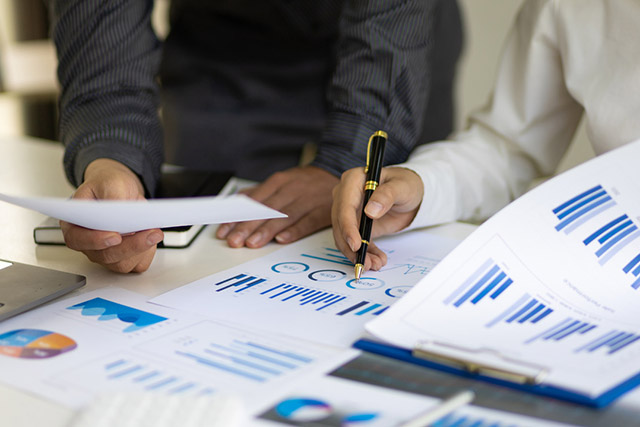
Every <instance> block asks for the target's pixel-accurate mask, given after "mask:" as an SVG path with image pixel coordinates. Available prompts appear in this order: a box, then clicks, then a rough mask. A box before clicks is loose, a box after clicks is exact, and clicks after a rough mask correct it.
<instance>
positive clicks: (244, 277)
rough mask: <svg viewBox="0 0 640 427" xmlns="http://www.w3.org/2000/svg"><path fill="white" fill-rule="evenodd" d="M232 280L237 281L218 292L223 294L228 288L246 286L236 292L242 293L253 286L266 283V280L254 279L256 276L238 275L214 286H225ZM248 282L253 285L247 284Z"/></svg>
mask: <svg viewBox="0 0 640 427" xmlns="http://www.w3.org/2000/svg"><path fill="white" fill-rule="evenodd" d="M236 279H237V280H236ZM254 279H256V280H254ZM230 280H236V281H235V282H232V283H229V284H227V286H225V287H223V288H220V289H217V290H216V292H222V291H224V290H226V289H228V288H232V287H236V286H241V285H245V284H246V286H245V287H244V288H242V289H237V290H236V292H242V291H245V290H247V289H249V288H251V287H253V286H256V285H258V284H260V283H262V282H264V281H265V280H266V279H258V278H256V277H254V276H247V275H246V274H238V275H237V276H235V277H230V278H228V279H225V280H223V281H221V282H218V283H216V284H215V285H214V286H220V285H223V284H225V283H227V282H229V281H230ZM252 280H254V281H253V282H251V281H252ZM247 282H251V283H247Z"/></svg>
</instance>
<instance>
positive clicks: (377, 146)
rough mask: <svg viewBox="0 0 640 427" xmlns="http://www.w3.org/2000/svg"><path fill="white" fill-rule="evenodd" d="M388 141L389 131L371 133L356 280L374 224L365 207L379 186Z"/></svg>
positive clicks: (361, 269)
mask: <svg viewBox="0 0 640 427" xmlns="http://www.w3.org/2000/svg"><path fill="white" fill-rule="evenodd" d="M386 142H387V133H386V132H384V131H381V130H379V131H377V132H376V133H374V134H373V135H371V138H369V144H368V146H367V165H366V167H365V169H364V173H365V174H366V182H365V184H364V200H363V201H362V215H361V216H360V238H361V239H362V245H361V246H360V249H358V253H357V254H356V266H355V273H356V280H360V277H361V276H362V271H363V270H364V259H365V257H366V255H367V248H368V247H369V240H370V239H371V226H372V225H373V220H372V219H371V218H369V217H368V216H367V215H366V214H365V213H364V208H365V206H367V202H368V201H369V198H370V197H371V195H372V194H373V192H374V190H375V189H376V188H378V184H379V182H380V172H381V171H382V159H383V158H384V145H385V143H386Z"/></svg>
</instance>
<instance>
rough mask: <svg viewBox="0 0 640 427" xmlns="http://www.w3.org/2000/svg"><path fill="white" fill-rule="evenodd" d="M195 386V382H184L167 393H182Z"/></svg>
mask: <svg viewBox="0 0 640 427" xmlns="http://www.w3.org/2000/svg"><path fill="white" fill-rule="evenodd" d="M195 386H196V383H185V384H183V385H181V386H178V387H176V388H174V389H172V390H169V393H171V394H178V393H184V392H185V391H187V390H191V389H193V388H194V387H195Z"/></svg>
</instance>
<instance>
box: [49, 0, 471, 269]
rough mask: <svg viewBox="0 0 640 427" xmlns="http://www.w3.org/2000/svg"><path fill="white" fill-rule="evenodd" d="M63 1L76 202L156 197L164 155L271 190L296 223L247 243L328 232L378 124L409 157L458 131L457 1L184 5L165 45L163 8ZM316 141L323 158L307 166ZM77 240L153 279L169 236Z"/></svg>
mask: <svg viewBox="0 0 640 427" xmlns="http://www.w3.org/2000/svg"><path fill="white" fill-rule="evenodd" d="M50 3H51V12H52V18H53V25H52V35H53V39H54V41H55V44H56V48H57V53H58V58H59V67H58V77H59V80H60V84H61V88H62V93H61V98H60V137H61V139H62V141H63V142H64V144H65V146H66V151H65V159H64V165H65V170H66V172H67V176H68V178H69V179H70V181H71V182H72V183H73V184H75V185H77V186H79V188H78V190H77V191H76V193H75V197H77V198H98V199H100V198H134V199H141V198H144V197H150V196H152V195H153V194H154V190H155V186H156V182H157V180H158V176H159V171H160V165H161V163H162V162H163V161H167V162H169V163H172V164H177V165H181V166H186V167H190V168H196V169H207V170H221V171H222V170H224V171H231V172H233V173H234V174H235V175H236V176H239V177H242V178H249V179H253V180H257V181H262V183H261V184H260V185H258V186H256V187H255V188H254V189H252V190H251V191H250V193H249V195H250V196H251V197H253V198H255V199H257V200H259V201H261V202H263V203H265V204H266V205H268V206H271V207H273V208H275V209H278V210H281V211H282V212H284V213H286V214H288V216H289V217H288V218H287V219H285V220H282V219H280V220H271V221H267V222H248V223H238V224H224V225H222V226H220V227H219V228H218V231H217V235H218V237H219V238H222V239H226V240H227V242H228V244H229V245H230V246H233V247H240V246H248V247H261V246H263V245H265V244H266V243H267V242H269V241H271V240H272V239H274V238H275V240H276V241H278V242H280V243H288V242H292V241H294V240H297V239H299V238H301V237H303V236H305V235H308V234H311V233H312V232H314V231H316V230H318V229H321V228H324V227H326V226H328V225H329V224H330V206H331V190H332V188H333V186H334V185H335V184H336V183H337V182H338V177H339V176H340V174H341V173H342V172H343V171H345V170H346V169H349V168H352V167H354V166H359V165H363V164H364V161H365V152H366V146H367V140H368V138H369V136H370V135H371V134H372V133H373V132H374V131H376V130H378V129H383V130H385V131H386V132H387V133H388V135H389V143H388V146H387V150H386V156H385V160H386V162H387V163H399V162H401V161H403V160H404V159H405V158H406V157H407V156H408V154H409V152H410V151H411V149H412V148H413V147H414V146H415V145H416V143H417V142H418V141H420V142H425V141H429V140H436V139H440V138H443V137H445V136H446V135H447V134H448V133H449V131H450V130H451V127H452V82H453V75H454V69H455V63H456V60H457V58H458V56H459V53H460V49H461V28H460V27H461V25H460V20H459V12H458V9H457V5H456V3H455V0H324V1H318V0H208V1H207V0H173V2H172V4H171V10H170V27H171V30H170V33H169V35H168V37H167V39H166V40H165V41H164V42H163V43H160V42H159V41H158V40H157V38H156V36H155V34H154V32H153V30H152V28H151V24H150V15H151V10H152V8H153V1H152V0H112V1H109V2H102V1H97V0H96V1H81V0H50ZM159 110H161V116H162V120H161V118H160V116H159V114H158V111H159ZM425 117H426V120H425ZM161 123H162V125H161ZM308 142H314V143H316V146H317V152H316V155H315V157H314V159H313V161H312V162H311V164H307V165H304V166H300V165H299V161H300V158H301V152H302V147H303V146H304V145H305V144H306V143H308ZM63 231H64V233H65V240H66V242H67V245H68V246H69V247H71V248H73V249H76V250H80V251H83V252H84V253H85V254H86V255H87V256H88V257H89V258H90V259H92V260H93V261H95V262H98V263H101V264H103V265H106V266H107V267H109V268H110V269H112V270H115V271H121V272H128V271H144V270H146V269H147V268H148V266H149V265H150V263H151V260H152V259H153V256H154V253H155V246H156V244H157V243H158V242H159V241H160V240H162V238H163V236H162V232H161V231H160V230H147V231H144V232H139V233H136V234H134V235H131V236H124V237H123V236H120V235H117V234H115V233H107V232H98V231H90V230H85V229H81V228H79V227H75V226H73V225H71V224H63Z"/></svg>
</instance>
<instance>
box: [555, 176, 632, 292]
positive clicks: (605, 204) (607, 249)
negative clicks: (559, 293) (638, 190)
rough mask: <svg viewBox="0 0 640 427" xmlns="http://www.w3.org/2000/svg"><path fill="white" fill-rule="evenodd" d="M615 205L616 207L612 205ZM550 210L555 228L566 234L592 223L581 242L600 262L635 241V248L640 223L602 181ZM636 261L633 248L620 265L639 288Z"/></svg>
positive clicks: (604, 263) (604, 261) (613, 257)
mask: <svg viewBox="0 0 640 427" xmlns="http://www.w3.org/2000/svg"><path fill="white" fill-rule="evenodd" d="M614 207H616V209H612V208H614ZM553 213H554V215H556V217H557V219H558V223H557V225H556V226H555V228H556V230H558V231H563V232H564V233H565V234H569V233H571V232H572V231H574V230H576V229H577V228H578V227H579V226H581V225H583V224H586V223H588V224H589V226H591V230H590V231H588V232H587V233H586V235H585V237H584V239H583V240H582V243H583V244H584V246H585V247H589V248H591V250H592V251H593V253H594V255H595V256H596V258H597V260H598V264H599V265H601V266H605V265H607V264H608V263H610V262H611V261H612V260H613V259H616V255H618V254H620V253H621V252H623V253H624V249H625V248H633V247H634V244H635V247H636V248H637V247H638V242H640V241H639V240H638V239H639V238H640V227H639V226H638V224H637V223H636V221H635V220H634V219H633V218H631V217H630V216H629V214H628V213H626V212H623V211H622V209H621V208H620V205H619V203H617V202H616V201H615V200H614V199H613V197H612V196H611V194H610V192H608V191H606V190H605V189H604V188H603V187H602V185H596V186H595V187H592V188H590V189H588V190H586V191H584V192H582V193H580V194H578V195H576V196H575V197H572V198H571V199H569V200H567V201H566V202H564V203H562V204H560V205H558V206H557V207H555V208H554V209H553ZM585 229H586V227H585ZM636 250H637V249H636ZM625 256H628V255H625ZM618 258H619V257H618ZM638 264H640V253H638V252H636V254H635V255H634V256H633V257H632V258H631V259H629V258H627V260H626V261H625V262H624V265H623V266H622V272H623V273H624V274H627V275H632V278H631V283H630V286H631V288H633V289H636V290H637V289H638V288H640V278H639V276H640V266H639V265H638ZM616 268H618V267H616Z"/></svg>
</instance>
